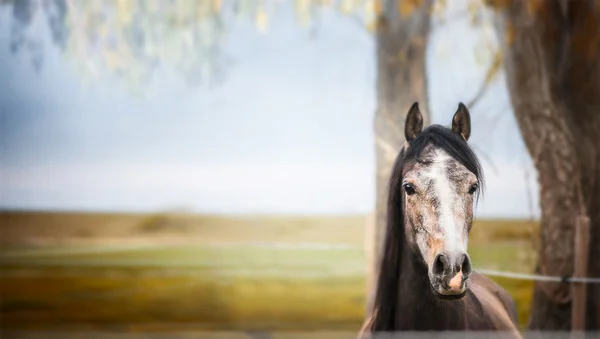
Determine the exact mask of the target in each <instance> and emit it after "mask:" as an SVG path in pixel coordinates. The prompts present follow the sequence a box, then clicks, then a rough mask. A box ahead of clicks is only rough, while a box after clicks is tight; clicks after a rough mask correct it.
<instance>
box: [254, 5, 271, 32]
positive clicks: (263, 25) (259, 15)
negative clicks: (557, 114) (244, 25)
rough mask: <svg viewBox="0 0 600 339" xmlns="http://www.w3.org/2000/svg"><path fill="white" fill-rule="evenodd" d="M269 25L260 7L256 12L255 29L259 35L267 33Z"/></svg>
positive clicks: (265, 13)
mask: <svg viewBox="0 0 600 339" xmlns="http://www.w3.org/2000/svg"><path fill="white" fill-rule="evenodd" d="M268 25H269V17H268V15H267V12H266V11H265V9H264V8H263V7H262V6H261V7H259V8H258V10H257V11H256V27H257V28H258V30H259V31H260V32H261V33H264V32H266V31H267V28H268Z"/></svg>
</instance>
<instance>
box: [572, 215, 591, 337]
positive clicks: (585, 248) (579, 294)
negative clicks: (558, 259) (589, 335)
mask: <svg viewBox="0 0 600 339" xmlns="http://www.w3.org/2000/svg"><path fill="white" fill-rule="evenodd" d="M589 236H590V218H589V217H587V216H579V217H577V222H576V223H575V251H574V253H575V270H574V272H573V276H574V277H577V278H585V277H587V271H588V254H589ZM586 292H587V285H586V284H584V283H577V282H574V283H571V298H572V299H571V300H572V303H571V307H572V313H571V331H573V332H579V334H581V333H582V332H583V331H585V306H586V299H587V298H586Z"/></svg>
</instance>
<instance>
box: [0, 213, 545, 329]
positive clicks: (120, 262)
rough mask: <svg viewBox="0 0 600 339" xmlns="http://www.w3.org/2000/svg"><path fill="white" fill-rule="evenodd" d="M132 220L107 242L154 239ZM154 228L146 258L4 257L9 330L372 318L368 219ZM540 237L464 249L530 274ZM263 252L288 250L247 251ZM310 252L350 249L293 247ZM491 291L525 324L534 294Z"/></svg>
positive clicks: (55, 248)
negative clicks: (169, 238)
mask: <svg viewBox="0 0 600 339" xmlns="http://www.w3.org/2000/svg"><path fill="white" fill-rule="evenodd" d="M22 218H26V217H22ZM29 218H33V217H31V216H29ZM36 218H38V221H39V222H43V218H40V217H39V216H36ZM57 218H59V217H55V218H54V219H53V222H54V223H56V224H55V225H54V226H53V227H55V229H61V232H63V233H62V235H61V236H62V237H63V238H67V237H70V236H71V235H72V234H74V233H71V230H70V228H77V229H78V230H79V231H80V232H81V230H82V229H86V228H85V227H82V225H83V224H81V223H76V224H75V225H69V222H68V221H69V220H67V219H65V220H66V221H65V222H64V223H63V224H61V223H60V222H57V221H56V220H57ZM78 218H79V221H81V220H82V219H81V218H83V219H85V218H86V217H85V216H79V217H78ZM128 218H130V219H128V222H124V221H123V220H124V219H122V220H121V219H119V218H118V216H114V215H112V216H111V217H110V220H111V221H110V222H111V223H112V226H111V227H115V226H114V225H115V223H116V224H117V225H121V226H120V227H122V228H123V229H120V230H119V229H108V230H106V231H105V232H107V233H110V236H112V237H115V236H117V235H118V234H119V232H122V234H123V236H122V237H123V239H127V237H133V236H134V235H137V234H139V235H140V236H141V235H144V236H147V233H148V230H147V229H145V230H140V229H139V228H140V226H139V225H145V224H147V222H148V220H151V219H147V218H146V217H143V216H139V217H131V216H130V217H128ZM173 218H174V219H173ZM177 218H179V219H177ZM159 220H160V221H161V227H158V228H153V227H150V228H151V229H152V230H151V232H150V233H153V234H154V236H155V238H147V240H148V243H147V244H146V245H152V246H147V247H145V246H129V247H127V246H121V245H122V244H123V243H119V242H117V245H115V246H112V247H111V246H106V245H103V246H102V248H100V249H99V250H97V251H94V250H93V249H94V247H91V246H90V245H76V244H71V245H69V246H67V245H62V244H61V243H60V242H55V243H53V245H52V246H50V245H49V244H48V243H45V246H37V247H33V248H32V247H23V246H22V244H23V243H26V241H20V242H19V241H16V242H17V243H19V244H21V246H14V245H11V246H10V248H5V249H4V250H2V252H1V253H0V268H1V271H0V274H1V275H2V278H1V279H0V297H1V299H0V319H1V321H2V328H3V329H65V328H66V329H74V328H85V329H132V328H133V329H138V330H140V329H142V330H143V329H151V330H153V331H158V330H160V331H163V330H164V331H166V330H172V329H181V328H192V329H199V330H267V331H277V330H283V331H305V330H349V331H355V330H356V329H357V328H358V327H360V325H361V322H362V317H363V314H364V307H365V306H364V305H365V297H364V292H365V265H366V263H365V254H364V252H363V251H362V245H363V240H362V239H363V236H364V231H363V228H362V227H363V226H362V223H363V222H364V218H362V217H328V218H307V217H305V218H291V217H287V218H286V217H272V218H265V219H264V220H263V221H262V222H261V218H260V217H249V218H242V217H239V218H231V217H225V218H219V217H217V216H208V217H206V218H203V217H201V216H175V217H172V218H168V220H166V221H165V219H159ZM88 221H89V219H88ZM13 223H15V221H14V219H13ZM170 223H179V224H181V225H183V224H185V225H186V227H185V228H182V227H179V228H176V230H175V231H174V230H173V229H169V228H168V226H166V225H169V224H170ZM17 224H18V223H17ZM91 224H93V225H94V227H98V225H99V224H100V223H99V222H97V221H93V222H91ZM13 225H14V224H13ZM2 227H5V226H2ZM32 227H39V226H38V225H34V226H32ZM142 227H143V226H142ZM535 227H536V226H535V225H532V224H531V223H528V222H518V221H498V220H494V221H478V222H477V223H476V225H475V226H474V228H473V234H472V236H471V241H470V243H469V252H470V254H471V257H472V259H473V264H474V267H475V268H477V267H485V268H492V269H501V270H510V271H519V272H530V271H531V270H532V267H533V264H534V262H535V257H534V256H533V255H532V253H533V251H532V243H531V241H530V239H529V234H530V233H531V232H534V231H535ZM177 229H178V230H179V231H177ZM528 229H531V230H534V231H531V230H528ZM19 232H21V234H27V232H31V231H28V230H23V229H22V230H20V231H19ZM99 232H100V231H99V230H94V234H95V237H100V238H101V237H102V236H105V237H106V235H102V234H99ZM136 232H137V233H136ZM164 232H171V233H176V232H185V234H183V235H182V237H183V238H186V240H187V242H184V243H177V244H171V243H166V244H165V243H163V242H162V239H163V238H161V236H162V233H164ZM21 236H22V235H21ZM55 236H56V235H55ZM16 238H17V237H14V238H13V239H16ZM85 239H88V238H85ZM25 240H26V239H25ZM258 241H263V242H271V241H279V242H284V243H287V244H292V246H289V247H272V246H263V245H260V244H259V245H257V244H249V242H250V243H252V242H258ZM306 242H313V243H314V242H319V243H338V244H340V245H343V246H338V247H333V248H331V249H324V248H318V247H314V248H311V247H302V246H293V244H294V243H296V244H297V245H301V244H303V243H306ZM496 280H497V281H498V282H499V283H500V284H501V285H502V286H503V287H505V288H506V289H507V290H508V291H509V292H510V293H511V294H512V295H513V297H514V298H515V300H516V302H517V306H518V312H519V319H520V321H521V323H522V324H524V323H525V322H526V318H527V314H528V312H529V303H530V300H529V298H530V295H531V290H532V285H531V284H530V283H529V282H522V281H516V280H508V279H496Z"/></svg>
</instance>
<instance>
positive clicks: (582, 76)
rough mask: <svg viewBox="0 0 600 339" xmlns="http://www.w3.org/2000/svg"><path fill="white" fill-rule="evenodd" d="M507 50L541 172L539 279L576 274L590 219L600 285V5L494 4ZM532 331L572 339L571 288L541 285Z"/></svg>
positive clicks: (513, 90) (590, 321) (592, 316)
mask: <svg viewBox="0 0 600 339" xmlns="http://www.w3.org/2000/svg"><path fill="white" fill-rule="evenodd" d="M489 3H490V5H491V6H493V7H494V9H495V11H496V14H497V15H496V20H497V22H496V28H497V31H498V33H499V36H500V40H501V43H503V44H504V46H503V53H504V54H503V62H504V68H505V71H506V79H507V85H508V88H509V91H510V99H511V103H512V107H513V109H514V113H515V116H516V119H517V121H518V124H519V128H520V130H521V134H522V136H523V139H524V141H525V144H526V145H527V148H528V150H529V153H530V155H531V157H532V159H533V162H534V165H535V167H536V169H537V172H538V182H539V187H540V203H541V212H542V215H541V217H542V219H541V228H540V243H539V245H540V247H539V261H538V266H537V271H538V273H541V274H545V275H553V276H570V275H571V274H572V273H573V260H574V258H573V254H574V250H573V248H574V227H575V221H576V218H577V216H578V215H582V214H588V216H589V217H590V219H591V227H590V229H591V237H590V254H589V258H590V261H589V269H588V276H594V277H600V260H598V259H599V258H600V3H599V2H598V1H586V0H578V1H560V0H536V1H518V0H502V1H493V0H490V1H489ZM599 304H600V286H598V285H588V300H587V322H586V327H587V328H588V329H590V330H592V329H596V330H597V329H598V328H599V326H598V324H599V319H598V317H599V315H600V311H599V309H598V307H599ZM531 309H532V311H531V316H530V321H529V328H530V329H532V330H541V329H543V330H568V329H570V327H571V295H570V287H569V285H567V284H555V283H541V282H538V283H536V285H535V291H534V296H533V301H532V308H531Z"/></svg>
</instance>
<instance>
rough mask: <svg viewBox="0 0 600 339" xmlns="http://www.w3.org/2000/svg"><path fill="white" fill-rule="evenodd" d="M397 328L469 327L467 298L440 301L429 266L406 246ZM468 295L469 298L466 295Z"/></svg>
mask: <svg viewBox="0 0 600 339" xmlns="http://www.w3.org/2000/svg"><path fill="white" fill-rule="evenodd" d="M403 252H404V253H403V255H402V266H401V267H402V268H401V271H402V273H401V275H400V281H399V286H398V288H399V291H398V300H397V307H396V312H395V313H396V319H395V327H396V329H397V330H417V331H428V330H457V331H458V330H466V329H467V328H468V325H467V323H466V321H465V320H466V317H465V305H466V300H464V299H462V300H453V301H442V300H439V299H438V298H437V297H436V296H435V295H433V292H432V291H431V287H430V286H429V278H428V277H427V268H426V267H425V266H424V264H423V263H422V261H420V260H417V259H416V258H415V257H414V254H413V253H412V252H411V251H410V250H408V246H405V247H404V251H403ZM465 298H467V297H465Z"/></svg>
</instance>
